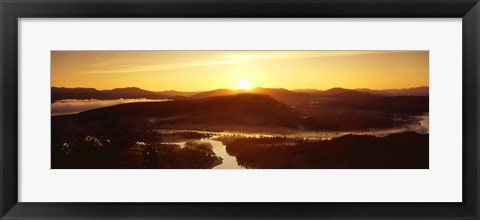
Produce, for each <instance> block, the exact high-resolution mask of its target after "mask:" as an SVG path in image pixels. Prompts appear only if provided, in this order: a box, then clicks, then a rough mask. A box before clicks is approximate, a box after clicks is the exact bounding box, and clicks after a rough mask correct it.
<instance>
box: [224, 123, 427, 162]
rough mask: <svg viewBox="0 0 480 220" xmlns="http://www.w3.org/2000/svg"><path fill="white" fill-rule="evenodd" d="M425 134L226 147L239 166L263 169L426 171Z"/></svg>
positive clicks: (260, 141) (243, 142) (247, 141)
mask: <svg viewBox="0 0 480 220" xmlns="http://www.w3.org/2000/svg"><path fill="white" fill-rule="evenodd" d="M428 143H429V140H428V134H427V135H422V134H417V133H414V132H406V133H399V134H392V135H389V136H386V137H374V136H369V135H346V136H342V137H339V138H334V139H332V140H325V141H312V140H304V139H291V138H280V137H277V138H241V139H237V140H235V141H233V142H230V143H226V146H227V152H228V153H229V154H231V155H234V156H236V157H237V161H238V163H239V164H240V165H242V166H244V167H248V168H263V169H294V168H296V169H302V168H304V169H428V168H429V158H428V152H429V148H428Z"/></svg>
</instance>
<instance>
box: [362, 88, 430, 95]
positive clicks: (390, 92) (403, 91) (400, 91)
mask: <svg viewBox="0 0 480 220" xmlns="http://www.w3.org/2000/svg"><path fill="white" fill-rule="evenodd" d="M356 91H360V92H368V93H371V94H377V95H384V96H428V94H429V88H428V86H421V87H414V88H407V89H384V90H372V89H356Z"/></svg>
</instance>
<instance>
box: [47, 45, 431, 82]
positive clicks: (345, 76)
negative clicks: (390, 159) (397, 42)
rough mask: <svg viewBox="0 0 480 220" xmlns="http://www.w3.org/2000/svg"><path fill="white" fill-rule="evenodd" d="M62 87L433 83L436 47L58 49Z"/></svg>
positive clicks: (56, 71)
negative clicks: (431, 56)
mask: <svg viewBox="0 0 480 220" xmlns="http://www.w3.org/2000/svg"><path fill="white" fill-rule="evenodd" d="M51 68H52V69H51V77H52V78H51V81H52V86H56V87H91V88H97V89H112V88H121V87H139V88H142V89H147V90H151V91H162V90H179V91H205V90H212V89H218V88H229V89H238V84H239V82H248V83H249V84H250V85H251V87H265V88H286V89H307V88H308V89H329V88H332V87H343V88H352V89H353V88H371V89H391V88H409V87H417V86H428V72H429V63H428V51H52V52H51Z"/></svg>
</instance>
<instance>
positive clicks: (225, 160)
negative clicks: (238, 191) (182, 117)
mask: <svg viewBox="0 0 480 220" xmlns="http://www.w3.org/2000/svg"><path fill="white" fill-rule="evenodd" d="M217 137H218V136H213V137H211V138H202V139H200V140H199V141H198V142H201V143H210V144H211V145H212V147H213V148H212V150H213V152H214V153H215V155H217V156H219V157H221V158H222V163H221V164H219V165H217V166H215V167H214V168H213V169H245V168H243V167H242V166H240V165H238V163H237V158H236V157H235V156H231V155H230V154H228V153H227V148H226V146H225V145H223V143H222V142H221V141H218V140H214V139H215V138H217ZM186 143H187V142H186V141H181V142H172V144H178V145H180V147H185V145H186Z"/></svg>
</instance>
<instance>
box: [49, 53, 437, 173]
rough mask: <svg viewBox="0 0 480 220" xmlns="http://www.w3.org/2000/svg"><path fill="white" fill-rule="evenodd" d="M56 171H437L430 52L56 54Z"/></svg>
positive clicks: (53, 76) (53, 142)
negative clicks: (432, 158)
mask: <svg viewBox="0 0 480 220" xmlns="http://www.w3.org/2000/svg"><path fill="white" fill-rule="evenodd" d="M50 105H51V168H52V169H428V168H429V52H428V51H410V50H404V51H403V50H402V51H253V50H252V51H233V50H232V51H51V101H50Z"/></svg>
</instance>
